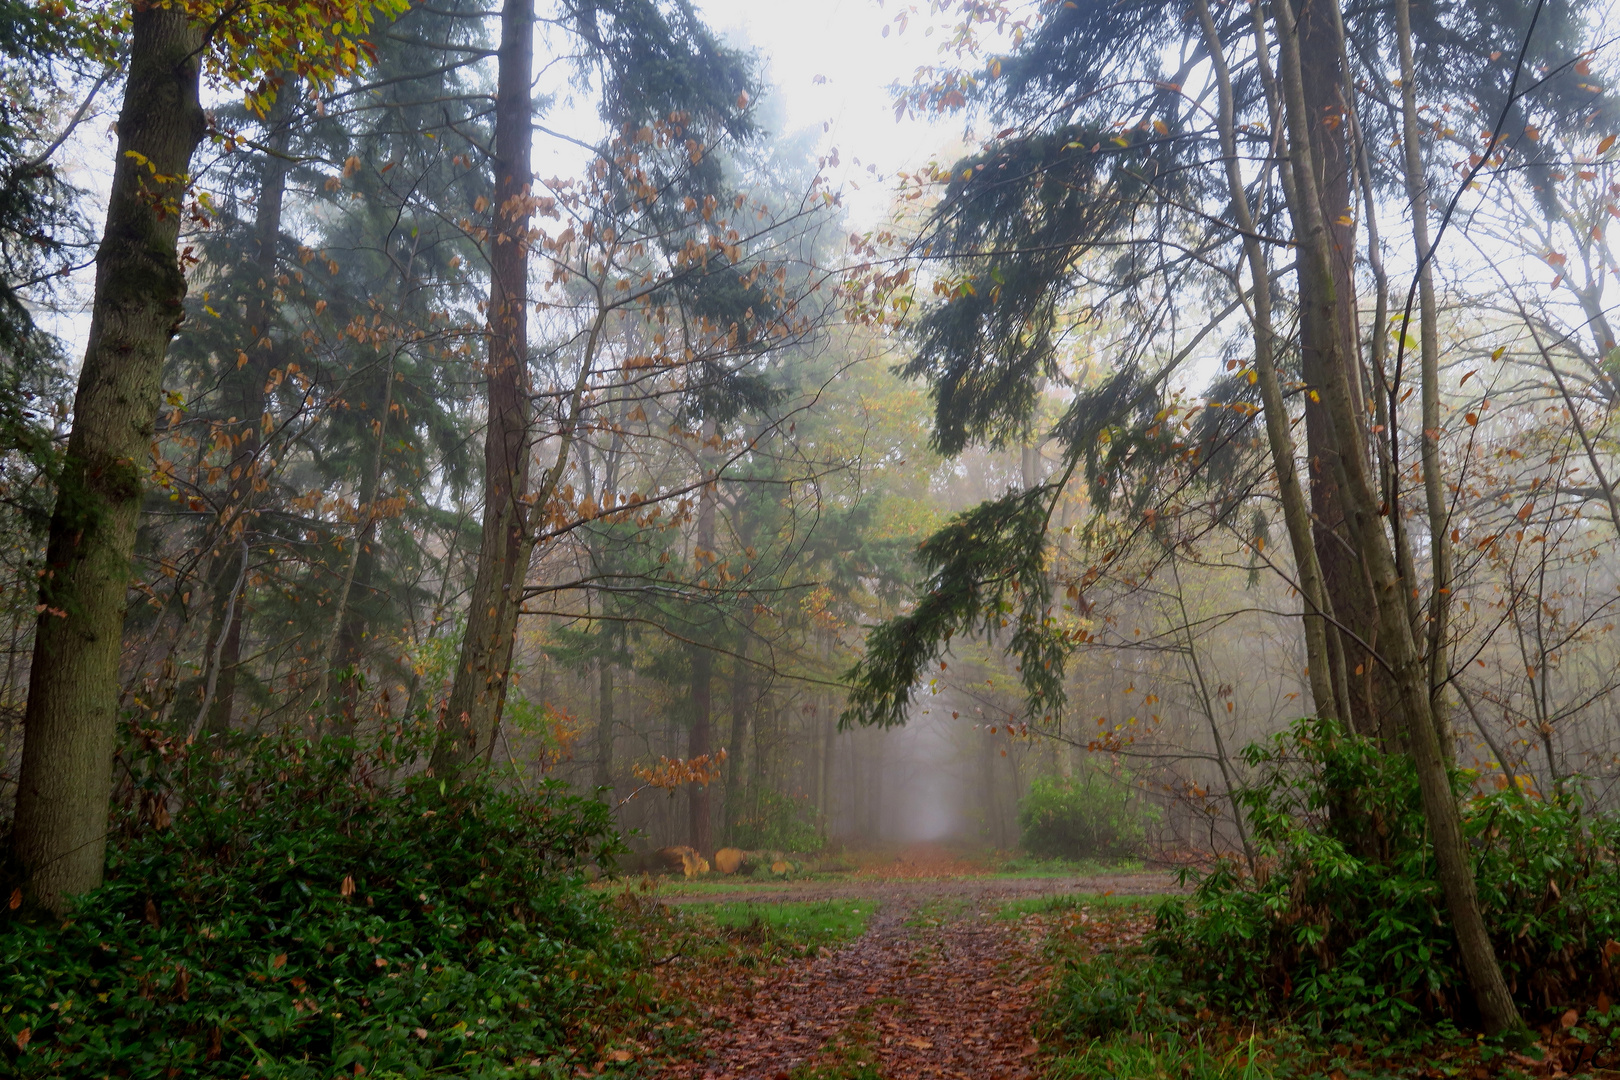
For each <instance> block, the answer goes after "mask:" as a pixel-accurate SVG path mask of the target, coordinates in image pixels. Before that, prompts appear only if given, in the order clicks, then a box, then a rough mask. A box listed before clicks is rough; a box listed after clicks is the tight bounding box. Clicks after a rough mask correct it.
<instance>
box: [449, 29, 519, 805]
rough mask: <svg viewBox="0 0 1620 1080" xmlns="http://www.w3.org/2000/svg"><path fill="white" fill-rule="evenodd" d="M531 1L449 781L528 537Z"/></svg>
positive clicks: (512, 111)
mask: <svg viewBox="0 0 1620 1080" xmlns="http://www.w3.org/2000/svg"><path fill="white" fill-rule="evenodd" d="M533 67H534V0H506V3H505V5H504V6H503V8H502V11H501V43H500V50H499V70H498V73H497V75H496V96H495V222H494V228H493V229H492V230H491V231H490V244H489V264H490V296H489V372H488V380H487V388H486V395H487V400H488V413H489V415H488V420H487V424H488V427H487V428H486V429H485V432H484V519H483V524H484V527H483V535H482V537H481V538H480V541H479V549H478V570H477V573H476V575H475V577H474V579H473V587H472V594H471V599H470V600H469V603H468V609H467V628H466V630H465V631H464V633H463V636H462V639H461V652H460V655H459V657H458V658H457V661H456V674H455V679H454V681H453V682H452V683H451V687H450V698H449V702H448V704H447V706H446V708H447V717H446V723H445V729H444V731H443V732H441V733H440V736H439V741H438V745H437V746H436V747H435V748H434V751H433V760H432V769H433V771H434V773H435V774H437V775H440V776H447V775H453V774H454V773H456V772H457V771H459V770H460V769H461V768H462V767H463V766H465V765H467V764H468V763H469V762H471V761H473V760H474V759H475V758H478V757H483V758H485V759H487V758H488V757H489V755H490V753H491V752H492V751H493V749H494V745H495V735H496V732H497V731H498V729H499V725H500V719H501V707H502V706H503V705H504V704H505V702H506V690H507V678H508V676H509V675H510V673H511V668H512V643H513V638H514V637H515V636H516V633H517V618H518V608H519V607H520V605H521V604H522V599H523V597H522V591H523V584H524V580H525V578H526V577H527V573H528V564H529V553H530V551H531V550H532V547H533V544H532V539H531V538H530V536H529V524H528V506H527V503H526V501H525V499H526V496H527V494H528V490H529V378H528V352H529V344H528V295H529V282H528V263H529V260H528V232H529V220H530V217H531V216H532V212H531V204H530V194H529V187H530V182H531V172H530V163H529V155H530V148H531V146H532V144H533V141H534V118H533V115H532V106H531V102H530V96H529V88H530V80H531V78H532V74H533Z"/></svg>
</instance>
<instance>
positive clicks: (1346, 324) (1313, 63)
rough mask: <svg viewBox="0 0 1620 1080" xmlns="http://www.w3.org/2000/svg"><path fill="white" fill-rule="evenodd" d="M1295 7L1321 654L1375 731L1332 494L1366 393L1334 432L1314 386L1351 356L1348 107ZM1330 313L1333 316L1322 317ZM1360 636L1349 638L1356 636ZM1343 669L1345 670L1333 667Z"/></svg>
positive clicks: (1359, 727)
mask: <svg viewBox="0 0 1620 1080" xmlns="http://www.w3.org/2000/svg"><path fill="white" fill-rule="evenodd" d="M1294 2H1295V7H1296V9H1297V10H1298V12H1299V24H1298V25H1299V55H1300V64H1301V66H1302V68H1303V73H1304V95H1305V109H1306V116H1307V124H1306V127H1307V130H1308V132H1309V135H1310V142H1311V149H1312V151H1313V158H1314V168H1313V169H1312V175H1313V178H1314V179H1315V181H1316V187H1317V192H1318V196H1319V198H1320V199H1321V203H1322V215H1323V219H1324V222H1325V225H1326V230H1327V239H1328V243H1329V245H1330V252H1331V255H1330V260H1329V261H1330V264H1331V266H1332V271H1333V276H1332V296H1331V302H1330V303H1324V300H1326V299H1327V298H1325V297H1322V296H1319V295H1317V291H1318V290H1317V286H1316V285H1315V284H1314V283H1313V282H1312V281H1311V280H1310V279H1309V277H1308V275H1301V277H1300V330H1299V333H1300V369H1301V376H1302V378H1303V380H1304V382H1305V385H1306V386H1307V387H1309V388H1311V389H1314V390H1316V391H1317V392H1318V395H1317V396H1318V398H1320V399H1321V400H1311V399H1310V398H1309V397H1307V398H1306V401H1305V448H1306V456H1307V459H1308V461H1309V463H1310V469H1309V481H1310V493H1311V512H1312V516H1313V519H1314V523H1315V529H1316V552H1317V560H1318V563H1319V564H1320V567H1321V574H1322V581H1323V587H1324V596H1325V598H1326V601H1327V607H1328V608H1329V609H1331V611H1332V612H1333V616H1334V618H1335V619H1336V621H1337V622H1338V623H1339V624H1340V625H1342V626H1343V627H1344V628H1345V629H1347V630H1349V631H1351V633H1349V634H1346V633H1343V632H1341V631H1340V630H1339V629H1337V628H1334V629H1331V630H1330V631H1329V633H1330V634H1331V635H1332V636H1333V637H1334V638H1337V641H1336V642H1334V644H1336V645H1337V646H1338V647H1337V648H1331V649H1330V650H1329V655H1328V662H1329V663H1330V664H1332V665H1333V666H1334V670H1333V671H1331V672H1330V677H1331V680H1332V685H1333V686H1334V687H1335V689H1336V690H1337V691H1338V694H1337V695H1336V697H1337V696H1343V695H1348V699H1347V700H1343V701H1338V702H1337V705H1338V707H1337V710H1336V715H1337V716H1338V717H1339V718H1340V719H1341V720H1343V721H1344V723H1345V725H1346V726H1347V727H1348V728H1350V730H1352V731H1356V732H1359V733H1361V734H1364V735H1369V736H1376V735H1377V734H1378V731H1377V727H1378V724H1377V717H1378V715H1379V713H1380V712H1381V711H1382V710H1383V709H1386V708H1387V707H1388V704H1387V702H1386V701H1385V698H1386V697H1387V694H1386V693H1385V692H1384V691H1383V689H1382V688H1381V683H1382V680H1381V678H1380V675H1379V672H1378V670H1377V664H1376V663H1375V661H1374V660H1373V657H1372V656H1371V655H1370V654H1369V653H1368V652H1367V650H1366V648H1365V647H1364V646H1363V645H1362V642H1372V641H1374V640H1375V639H1376V630H1375V628H1376V626H1377V613H1376V607H1375V605H1374V603H1373V601H1372V598H1371V596H1370V594H1369V591H1368V587H1367V581H1366V575H1365V573H1364V572H1363V568H1362V565H1361V560H1360V557H1359V556H1358V554H1357V552H1356V550H1355V537H1354V536H1353V534H1352V532H1351V530H1350V528H1349V526H1348V524H1347V522H1346V520H1345V513H1346V511H1345V506H1344V494H1343V492H1342V491H1341V490H1340V478H1339V475H1340V472H1341V469H1340V465H1339V460H1338V459H1339V455H1340V454H1341V453H1343V452H1344V451H1343V450H1342V449H1341V444H1348V443H1349V442H1350V441H1351V440H1354V441H1356V442H1357V444H1358V445H1364V444H1365V442H1366V438H1367V431H1366V425H1365V420H1364V418H1365V416H1366V409H1365V397H1364V396H1363V394H1362V380H1361V378H1360V375H1359V370H1360V369H1359V364H1358V365H1356V371H1357V375H1356V377H1355V378H1353V379H1352V380H1351V386H1350V390H1351V395H1352V401H1353V404H1354V408H1353V409H1352V412H1351V415H1352V417H1353V418H1354V426H1353V427H1352V428H1351V429H1350V430H1348V431H1345V432H1343V433H1340V432H1337V431H1336V430H1335V427H1334V423H1333V419H1332V417H1331V416H1330V414H1329V411H1328V406H1327V399H1326V397H1325V396H1324V395H1323V394H1322V392H1321V390H1322V387H1323V386H1324V385H1325V383H1326V381H1327V380H1328V379H1329V378H1330V377H1331V376H1330V374H1329V373H1328V371H1327V370H1326V365H1327V364H1329V363H1330V362H1331V360H1330V357H1332V356H1339V357H1345V358H1354V357H1358V356H1359V354H1360V342H1359V338H1358V334H1357V327H1358V326H1359V322H1360V320H1359V318H1358V314H1357V310H1356V293H1355V280H1356V277H1355V263H1356V226H1355V224H1354V208H1353V205H1352V204H1353V199H1354V195H1353V192H1352V190H1351V184H1350V178H1351V173H1352V157H1351V154H1350V144H1349V131H1350V124H1349V108H1348V103H1347V102H1345V101H1344V96H1343V86H1344V71H1343V67H1342V64H1341V57H1342V56H1343V54H1344V42H1343V38H1342V36H1341V30H1340V25H1339V20H1337V19H1335V18H1334V13H1333V12H1332V11H1331V10H1329V9H1328V8H1327V6H1326V5H1324V4H1316V3H1309V2H1305V0H1294ZM1329 314H1331V315H1332V316H1333V317H1332V318H1328V315H1329ZM1358 637H1359V638H1360V639H1361V640H1360V641H1357V640H1356V639H1357V638H1358ZM1341 669H1348V670H1341Z"/></svg>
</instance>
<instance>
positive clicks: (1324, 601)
mask: <svg viewBox="0 0 1620 1080" xmlns="http://www.w3.org/2000/svg"><path fill="white" fill-rule="evenodd" d="M1197 11H1198V16H1199V19H1200V21H1201V22H1202V23H1203V29H1204V41H1205V43H1206V44H1207V45H1208V46H1209V48H1210V55H1211V57H1212V58H1213V60H1214V68H1215V77H1216V88H1217V90H1218V91H1219V95H1218V111H1217V122H1218V126H1219V127H1220V138H1221V155H1222V157H1224V158H1225V159H1226V180H1227V191H1228V195H1229V197H1230V200H1231V204H1232V216H1233V219H1234V220H1235V221H1236V223H1237V226H1238V229H1239V230H1240V231H1241V232H1242V234H1243V252H1244V256H1245V258H1246V259H1247V261H1248V264H1249V276H1250V277H1251V278H1252V279H1253V281H1254V286H1253V289H1254V292H1253V299H1252V300H1251V301H1250V309H1251V317H1252V320H1253V324H1254V368H1255V376H1256V379H1257V381H1258V383H1259V386H1260V398H1261V401H1262V403H1263V404H1264V407H1265V421H1266V440H1267V443H1268V445H1269V447H1270V450H1271V463H1272V467H1273V468H1275V469H1276V470H1277V490H1278V494H1279V495H1280V497H1281V501H1282V506H1283V523H1284V525H1285V526H1286V528H1287V530H1288V540H1289V544H1290V546H1291V548H1292V550H1293V554H1294V567H1295V574H1296V575H1297V576H1298V578H1299V589H1300V593H1301V595H1302V598H1303V600H1304V604H1305V619H1304V623H1305V666H1306V674H1307V676H1308V678H1309V682H1310V686H1311V697H1312V699H1313V702H1314V704H1315V706H1316V715H1317V716H1321V717H1339V718H1342V717H1343V715H1344V714H1343V713H1342V712H1341V711H1340V703H1339V702H1338V700H1337V698H1338V696H1339V695H1338V694H1336V692H1335V682H1334V670H1333V668H1334V663H1333V660H1332V658H1331V657H1330V654H1329V649H1328V634H1329V633H1330V632H1332V633H1337V631H1335V630H1332V628H1331V627H1329V625H1328V622H1327V619H1326V618H1325V617H1324V616H1325V615H1326V614H1327V613H1329V612H1330V611H1331V606H1330V604H1329V601H1328V597H1327V590H1326V588H1325V587H1324V585H1323V581H1322V567H1321V564H1320V563H1319V562H1318V554H1317V550H1316V546H1315V530H1314V529H1313V528H1312V526H1311V516H1310V510H1309V508H1308V507H1307V506H1306V505H1305V494H1304V492H1303V491H1302V490H1301V488H1300V483H1299V470H1298V466H1297V464H1296V461H1295V448H1294V436H1293V432H1292V428H1291V424H1290V421H1289V417H1288V407H1287V405H1286V403H1285V402H1284V401H1283V396H1282V385H1281V382H1280V381H1279V380H1278V378H1277V365H1276V335H1275V332H1274V331H1273V329H1272V323H1271V277H1270V268H1269V267H1268V266H1267V264H1266V256H1265V251H1264V250H1263V249H1262V248H1261V246H1260V237H1259V233H1258V232H1257V230H1256V228H1255V221H1254V214H1253V213H1252V211H1251V210H1250V208H1249V198H1248V196H1247V195H1246V194H1245V193H1244V186H1243V171H1242V164H1241V162H1240V161H1239V159H1238V156H1237V133H1236V119H1235V108H1234V97H1233V92H1232V78H1231V71H1230V69H1229V68H1228V66H1227V63H1226V55H1225V52H1224V51H1223V49H1222V46H1221V40H1220V35H1219V34H1218V33H1217V32H1216V29H1215V21H1214V19H1213V17H1212V16H1211V15H1210V12H1209V5H1208V4H1207V3H1206V0H1198V5H1197ZM1189 641H1190V631H1189ZM1339 666H1340V667H1342V666H1343V659H1342V657H1341V658H1340V660H1339ZM1210 722H1211V724H1212V725H1213V723H1214V719H1213V716H1211V720H1210ZM1221 767H1222V771H1223V772H1224V771H1225V769H1226V765H1225V762H1224V756H1223V761H1222V766H1221ZM1241 828H1242V823H1241V820H1240V821H1239V829H1240V830H1241ZM1244 847H1245V850H1247V848H1248V841H1247V838H1246V837H1245V840H1244Z"/></svg>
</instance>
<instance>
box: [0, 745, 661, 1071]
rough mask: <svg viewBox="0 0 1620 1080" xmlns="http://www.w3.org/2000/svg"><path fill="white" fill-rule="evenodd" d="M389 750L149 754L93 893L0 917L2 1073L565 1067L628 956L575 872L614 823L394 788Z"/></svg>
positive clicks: (526, 802) (602, 815)
mask: <svg viewBox="0 0 1620 1080" xmlns="http://www.w3.org/2000/svg"><path fill="white" fill-rule="evenodd" d="M146 734H148V735H151V733H146ZM401 734H402V733H401V732H396V733H395V735H396V737H395V738H391V739H386V740H384V741H382V742H381V743H379V744H377V745H375V746H372V747H370V748H368V749H366V750H365V751H364V752H361V751H360V750H359V749H358V748H357V747H355V746H354V745H353V744H352V743H350V742H347V741H344V740H332V739H329V740H324V741H310V740H308V739H305V738H302V737H299V736H295V735H281V736H278V737H273V738H263V739H256V740H251V741H246V742H244V743H242V744H239V745H238V746H237V747H236V749H235V751H234V752H233V753H231V754H230V755H225V756H217V755H216V756H213V757H203V756H201V755H198V754H196V753H195V752H192V751H187V750H185V749H183V748H178V749H177V745H176V744H174V743H163V742H162V741H161V740H156V741H154V740H153V739H150V738H149V739H148V740H147V745H146V749H147V750H148V751H151V750H153V749H157V750H160V751H161V750H166V751H168V752H169V753H168V756H167V757H166V758H163V757H160V756H157V755H153V754H151V753H147V754H145V755H144V756H138V760H136V761H135V763H134V764H135V767H134V768H133V769H132V774H133V775H137V776H140V777H142V778H143V779H142V782H141V785H140V787H141V788H143V789H145V790H143V791H139V790H138V791H137V792H136V796H137V797H134V798H131V799H129V800H128V809H127V810H126V811H125V812H124V813H122V814H121V816H120V817H119V819H118V821H117V822H116V825H117V828H118V832H117V834H116V835H117V836H118V838H119V839H118V842H117V843H116V845H115V846H114V850H113V852H112V855H111V857H110V862H109V867H108V880H107V883H106V885H105V886H104V887H102V888H101V889H99V890H97V891H96V892H94V893H91V894H89V895H86V896H84V897H82V898H80V899H79V900H78V901H77V902H76V903H75V905H74V906H73V908H72V910H71V911H70V912H69V914H68V916H67V918H66V920H65V921H62V922H58V921H57V920H55V919H51V918H49V917H47V916H42V915H37V914H36V915H32V916H29V915H26V914H25V912H26V909H24V912H20V913H19V914H18V915H17V916H14V917H12V918H11V920H10V921H9V922H8V923H0V1002H3V1003H4V1005H3V1013H0V1031H3V1035H0V1054H4V1055H6V1057H8V1058H9V1070H0V1071H7V1072H8V1075H18V1076H22V1077H47V1076H91V1075H96V1076H102V1075H115V1076H127V1077H132V1078H146V1077H153V1078H156V1077H173V1076H186V1077H213V1076H218V1077H226V1076H229V1077H233V1078H234V1077H242V1076H255V1077H259V1076H264V1077H275V1078H289V1080H291V1078H303V1077H309V1078H312V1080H313V1078H316V1077H321V1078H325V1077H330V1076H333V1075H335V1074H337V1073H339V1072H342V1073H344V1074H346V1075H358V1074H359V1073H360V1072H362V1071H363V1072H365V1073H366V1074H369V1075H373V1076H375V1075H379V1074H382V1075H389V1076H396V1077H423V1076H427V1075H429V1074H430V1073H436V1072H443V1071H450V1070H452V1069H453V1070H454V1072H455V1074H456V1075H458V1076H468V1077H493V1076H502V1075H508V1074H511V1073H512V1072H513V1071H514V1066H515V1063H518V1062H532V1063H534V1064H535V1065H538V1064H540V1062H541V1061H542V1060H543V1059H547V1058H548V1057H551V1056H554V1055H558V1054H560V1053H561V1052H562V1048H563V1046H564V1044H565V1041H566V1040H567V1038H568V1036H569V1033H570V1031H571V1030H573V1029H574V1028H575V1027H576V1026H578V1025H579V1024H580V1022H581V1020H582V1019H583V1018H584V1017H585V1015H586V1014H588V1013H589V1012H590V1011H591V1010H593V1009H596V1008H599V1007H600V1006H601V1005H602V1003H603V1002H604V1001H606V1000H608V999H610V998H611V997H612V995H614V994H616V993H620V992H622V990H621V988H622V986H623V984H624V980H623V978H622V973H623V969H624V968H625V967H627V966H629V965H630V964H632V963H634V961H635V959H636V958H635V956H633V955H632V953H633V951H634V944H633V942H631V941H629V940H627V939H625V938H624V937H623V936H622V935H620V934H619V933H618V932H617V931H616V930H615V923H614V922H613V921H612V919H611V918H610V917H609V913H608V912H606V911H605V910H604V909H603V908H602V906H601V904H600V902H599V901H598V900H597V899H595V898H594V897H593V896H592V894H590V893H589V892H587V891H586V890H585V889H584V887H583V884H582V879H581V877H580V873H579V871H580V868H581V867H582V865H583V864H584V863H585V862H586V861H592V860H601V859H606V858H610V857H611V856H612V854H613V853H614V851H615V844H616V841H615V840H613V839H611V838H612V837H613V835H614V834H613V831H612V824H611V821H610V819H609V817H608V815H607V810H606V808H605V807H604V806H603V805H602V804H600V803H597V802H594V801H590V800H581V799H576V798H571V797H569V796H567V795H565V794H563V792H562V791H561V790H560V789H559V788H556V787H552V786H542V787H541V788H540V789H539V790H538V791H536V792H534V793H533V794H531V795H521V794H516V793H512V792H506V791H500V790H496V789H494V788H493V787H491V786H489V785H488V784H486V783H475V784H474V785H473V786H471V787H470V788H469V789H467V790H464V791H458V792H455V793H452V796H451V797H445V795H444V794H443V792H442V789H441V787H440V785H439V784H438V783H437V782H434V781H430V780H425V779H423V780H417V781H413V782H408V783H405V784H403V785H390V784H388V783H387V782H386V777H387V775H388V770H389V769H390V767H391V766H392V765H394V764H397V762H398V761H399V760H400V759H401V757H402V756H405V755H409V754H410V753H412V752H414V749H416V748H414V747H410V746H404V745H402V744H401V743H400V741H399V739H398V737H397V736H399V735H401ZM165 787H167V797H166V798H165V797H163V795H164V788H165ZM170 816H172V822H169V821H166V820H165V819H166V818H169V817H170ZM154 823H155V824H161V825H163V826H164V827H161V828H159V827H155V824H154ZM526 1074H527V1070H525V1075H526Z"/></svg>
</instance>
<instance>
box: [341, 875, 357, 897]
mask: <svg viewBox="0 0 1620 1080" xmlns="http://www.w3.org/2000/svg"><path fill="white" fill-rule="evenodd" d="M338 892H339V893H341V894H342V895H344V896H353V895H354V878H353V877H352V876H348V875H345V876H344V878H343V885H342V886H341V887H340V888H339V889H338Z"/></svg>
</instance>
